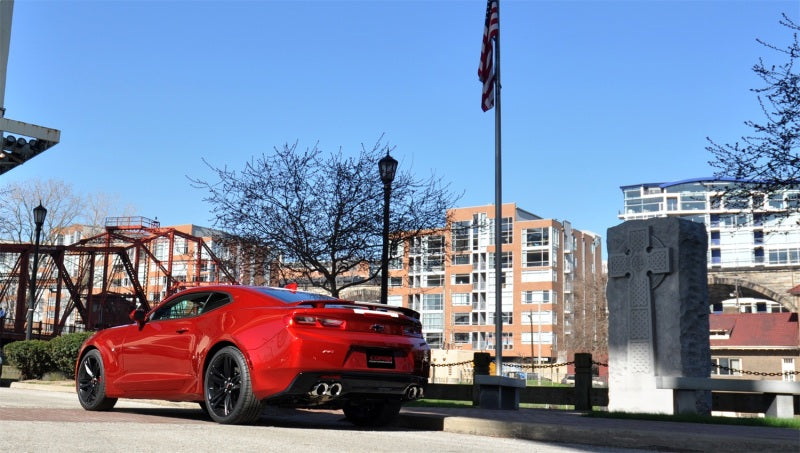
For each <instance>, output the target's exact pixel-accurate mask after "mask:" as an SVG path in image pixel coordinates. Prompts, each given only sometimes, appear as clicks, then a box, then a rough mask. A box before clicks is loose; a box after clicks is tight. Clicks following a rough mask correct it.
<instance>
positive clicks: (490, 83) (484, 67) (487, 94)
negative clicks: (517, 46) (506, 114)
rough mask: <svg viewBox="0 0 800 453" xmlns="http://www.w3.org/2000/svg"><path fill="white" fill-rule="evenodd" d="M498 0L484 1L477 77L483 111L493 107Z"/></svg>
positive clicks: (498, 19) (498, 24)
mask: <svg viewBox="0 0 800 453" xmlns="http://www.w3.org/2000/svg"><path fill="white" fill-rule="evenodd" d="M498 1H499V0H488V1H487V2H486V24H485V25H484V27H483V43H482V44H481V62H480V65H479V66H478V78H479V79H480V81H481V82H483V93H482V94H481V108H482V109H483V111H484V112H486V111H488V110H489V109H491V108H492V107H494V85H495V83H494V81H495V74H494V41H493V40H494V39H495V38H496V37H497V35H498V34H499V33H500V17H499V15H498V13H497V8H498V4H497V3H498Z"/></svg>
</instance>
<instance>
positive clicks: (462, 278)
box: [453, 274, 470, 285]
mask: <svg viewBox="0 0 800 453" xmlns="http://www.w3.org/2000/svg"><path fill="white" fill-rule="evenodd" d="M469 283H470V279H469V274H455V275H453V284H454V285H469Z"/></svg>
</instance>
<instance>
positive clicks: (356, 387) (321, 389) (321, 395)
mask: <svg viewBox="0 0 800 453" xmlns="http://www.w3.org/2000/svg"><path fill="white" fill-rule="evenodd" d="M426 383H427V379H426V378H424V377H422V376H417V375H413V374H406V373H403V374H390V373H370V372H346V373H335V372H334V373H332V372H314V371H304V372H301V373H299V374H298V375H297V377H296V378H295V379H294V380H293V381H292V383H291V385H289V387H288V388H287V389H286V390H285V391H283V392H281V393H278V394H276V395H273V396H271V397H269V398H267V399H265V400H264V401H265V402H266V403H268V404H277V405H282V404H283V405H291V406H295V407H319V406H327V407H341V406H342V405H344V403H346V402H347V401H359V400H360V401H364V400H396V401H408V400H412V399H416V398H419V397H421V396H422V388H423V387H424V385H425V384H426ZM336 384H338V385H339V386H340V387H334V386H335V385H336ZM331 387H333V389H331ZM328 390H335V391H332V392H329V391H328Z"/></svg>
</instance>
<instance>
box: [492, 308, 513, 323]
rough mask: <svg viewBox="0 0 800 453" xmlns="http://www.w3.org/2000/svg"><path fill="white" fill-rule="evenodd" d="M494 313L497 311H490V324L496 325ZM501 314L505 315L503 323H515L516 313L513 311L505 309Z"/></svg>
mask: <svg viewBox="0 0 800 453" xmlns="http://www.w3.org/2000/svg"><path fill="white" fill-rule="evenodd" d="M494 315H495V313H494V312H493V311H492V312H489V324H491V325H495V321H494V318H495V316H494ZM501 316H502V317H503V324H508V325H510V324H513V323H514V313H513V312H510V311H504V312H503V313H502V314H501Z"/></svg>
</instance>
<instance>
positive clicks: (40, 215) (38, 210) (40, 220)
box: [25, 201, 47, 340]
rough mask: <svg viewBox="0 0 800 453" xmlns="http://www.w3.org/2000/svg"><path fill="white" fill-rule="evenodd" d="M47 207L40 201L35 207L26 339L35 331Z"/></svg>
mask: <svg viewBox="0 0 800 453" xmlns="http://www.w3.org/2000/svg"><path fill="white" fill-rule="evenodd" d="M46 215H47V209H45V208H44V206H42V202H41V201H40V202H39V206H36V207H35V208H33V223H35V224H36V243H35V244H34V246H33V270H32V271H31V296H30V302H29V303H28V328H27V329H26V330H25V339H26V340H30V339H31V334H32V333H33V311H34V310H35V309H36V273H37V272H38V270H39V237H40V236H41V235H42V225H44V217H45V216H46Z"/></svg>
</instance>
